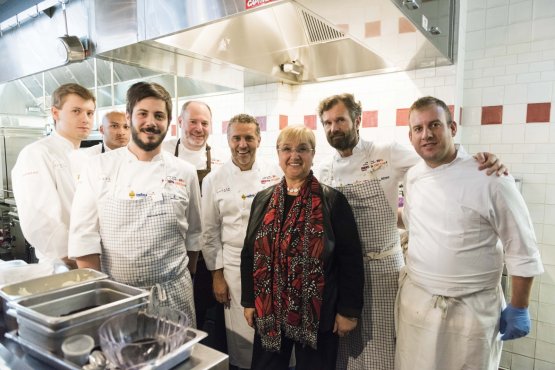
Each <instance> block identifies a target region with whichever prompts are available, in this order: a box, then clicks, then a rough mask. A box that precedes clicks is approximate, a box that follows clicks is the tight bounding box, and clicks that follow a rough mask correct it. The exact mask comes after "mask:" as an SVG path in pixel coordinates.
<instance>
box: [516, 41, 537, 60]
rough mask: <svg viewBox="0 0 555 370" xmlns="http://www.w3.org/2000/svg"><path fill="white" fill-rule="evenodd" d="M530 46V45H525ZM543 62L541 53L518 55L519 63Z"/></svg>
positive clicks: (532, 52) (533, 52)
mask: <svg viewBox="0 0 555 370" xmlns="http://www.w3.org/2000/svg"><path fill="white" fill-rule="evenodd" d="M524 44H529V43H524ZM541 60H542V53H541V51H531V52H527V53H520V54H518V63H534V62H539V61H541Z"/></svg>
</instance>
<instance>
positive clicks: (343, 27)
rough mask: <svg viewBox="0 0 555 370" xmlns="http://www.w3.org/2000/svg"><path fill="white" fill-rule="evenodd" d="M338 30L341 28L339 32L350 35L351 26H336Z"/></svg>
mask: <svg viewBox="0 0 555 370" xmlns="http://www.w3.org/2000/svg"><path fill="white" fill-rule="evenodd" d="M336 26H337V28H339V31H341V32H343V33H349V25H348V24H346V23H344V24H336Z"/></svg>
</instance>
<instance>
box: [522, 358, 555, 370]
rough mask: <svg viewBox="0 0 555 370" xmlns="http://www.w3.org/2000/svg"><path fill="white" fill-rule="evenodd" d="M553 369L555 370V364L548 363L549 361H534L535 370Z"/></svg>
mask: <svg viewBox="0 0 555 370" xmlns="http://www.w3.org/2000/svg"><path fill="white" fill-rule="evenodd" d="M553 369H555V362H547V361H543V360H538V359H536V360H535V361H534V370H553ZM515 370H516V369H515Z"/></svg>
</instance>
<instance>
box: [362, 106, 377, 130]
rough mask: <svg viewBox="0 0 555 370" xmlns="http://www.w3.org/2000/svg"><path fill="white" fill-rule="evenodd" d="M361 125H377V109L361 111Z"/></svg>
mask: <svg viewBox="0 0 555 370" xmlns="http://www.w3.org/2000/svg"><path fill="white" fill-rule="evenodd" d="M362 127H378V111H377V110H370V111H365V112H362Z"/></svg>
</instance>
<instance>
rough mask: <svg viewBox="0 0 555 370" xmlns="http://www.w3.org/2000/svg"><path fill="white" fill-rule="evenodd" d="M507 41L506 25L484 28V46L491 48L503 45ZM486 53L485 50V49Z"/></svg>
mask: <svg viewBox="0 0 555 370" xmlns="http://www.w3.org/2000/svg"><path fill="white" fill-rule="evenodd" d="M506 42H507V27H505V26H503V27H496V28H490V29H487V28H486V41H485V46H486V48H488V49H489V48H493V47H497V46H500V45H505V43H506ZM486 55H487V50H486Z"/></svg>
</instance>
